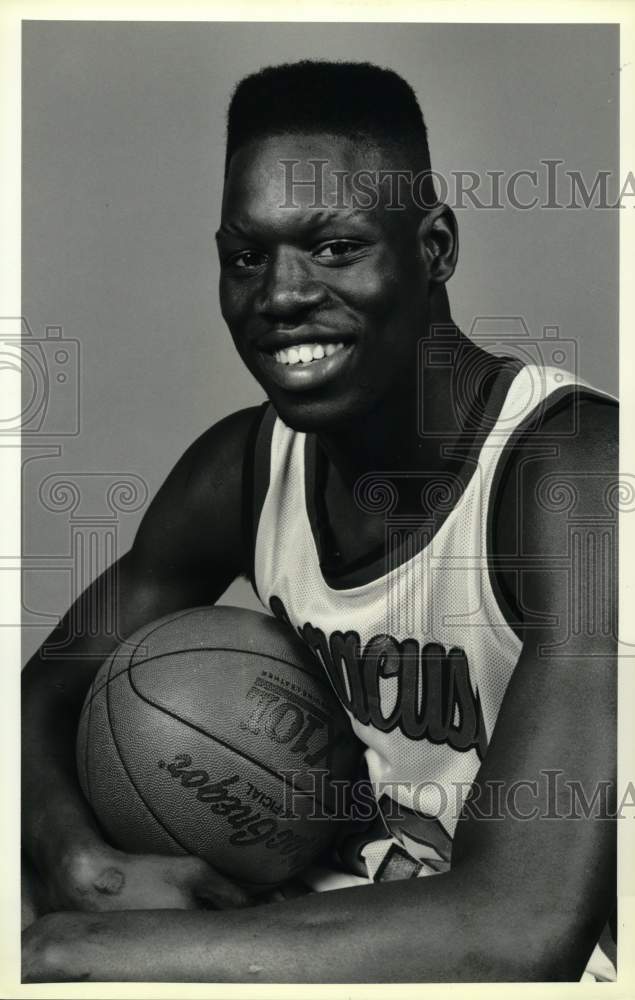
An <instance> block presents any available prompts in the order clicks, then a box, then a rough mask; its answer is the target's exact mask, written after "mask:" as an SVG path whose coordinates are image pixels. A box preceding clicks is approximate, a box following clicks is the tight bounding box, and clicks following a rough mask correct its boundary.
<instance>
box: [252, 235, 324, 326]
mask: <svg viewBox="0 0 635 1000" xmlns="http://www.w3.org/2000/svg"><path fill="white" fill-rule="evenodd" d="M324 297H325V290H324V286H323V285H322V284H321V283H320V282H318V281H316V280H315V276H314V275H313V274H311V268H310V264H309V263H308V262H307V261H305V260H303V257H302V254H301V253H300V252H298V251H294V250H292V249H285V250H280V251H278V252H277V253H276V255H275V256H274V257H273V259H272V260H271V261H270V262H269V266H268V268H267V275H266V279H265V285H264V288H263V290H262V299H261V309H262V312H263V313H266V314H268V315H269V316H271V317H275V318H276V319H282V320H285V319H286V320H289V319H293V318H297V317H298V316H299V315H300V314H302V313H306V312H310V311H311V310H312V309H314V308H315V307H316V306H319V305H320V304H321V303H322V301H323V300H324Z"/></svg>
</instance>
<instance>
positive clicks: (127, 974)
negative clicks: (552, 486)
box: [24, 406, 616, 982]
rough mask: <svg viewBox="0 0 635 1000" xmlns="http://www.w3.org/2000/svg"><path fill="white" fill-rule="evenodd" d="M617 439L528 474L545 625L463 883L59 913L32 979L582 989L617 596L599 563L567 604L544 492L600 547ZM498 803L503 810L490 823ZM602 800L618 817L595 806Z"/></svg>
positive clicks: (485, 767) (468, 849)
mask: <svg viewBox="0 0 635 1000" xmlns="http://www.w3.org/2000/svg"><path fill="white" fill-rule="evenodd" d="M615 440H616V439H615V426H614V415H613V412H612V410H611V409H610V408H608V407H602V406H600V407H598V408H593V407H590V408H587V410H586V411H585V414H584V424H583V426H582V427H581V433H580V435H579V436H578V437H577V438H576V439H574V440H572V441H571V440H568V439H566V438H563V439H562V441H561V442H560V451H559V454H558V457H557V460H545V462H544V463H537V462H534V463H528V464H527V477H526V481H525V486H524V488H523V504H524V508H523V513H522V525H521V527H522V532H523V538H524V546H525V548H524V551H525V552H526V553H527V559H528V564H531V566H532V567H533V568H532V569H531V571H530V572H529V571H527V572H526V573H525V574H524V586H523V601H524V604H525V606H526V608H527V609H528V610H529V611H531V612H533V615H532V623H533V624H532V627H531V628H529V629H528V630H527V632H526V635H525V642H524V646H523V651H522V654H521V657H520V660H519V662H518V665H517V667H516V669H515V671H514V675H513V677H512V679H511V682H510V684H509V687H508V690H507V692H506V694H505V697H504V700H503V704H502V707H501V710H500V714H499V718H498V722H497V724H496V727H495V730H494V733H493V736H492V740H491V744H490V747H489V750H488V752H487V754H486V757H485V760H484V762H483V764H482V767H481V769H480V772H479V775H478V778H477V782H476V789H477V792H478V793H479V794H480V797H479V799H478V801H477V802H475V803H474V805H473V807H472V808H468V809H467V810H466V811H465V815H464V817H463V818H462V819H461V821H460V823H459V825H458V828H457V832H456V836H455V841H454V851H453V861H452V869H451V871H450V872H448V873H447V874H440V875H435V876H433V877H430V878H420V879H410V880H406V881H402V882H392V883H388V884H377V885H371V886H368V887H366V886H365V887H362V888H355V889H342V890H337V891H333V892H328V893H324V894H321V895H316V896H309V897H304V898H301V899H296V900H292V901H289V902H286V903H281V904H271V905H267V906H264V907H258V908H253V909H246V910H232V911H230V912H229V911H228V912H226V913H224V914H223V915H222V916H221V915H220V914H217V913H206V912H172V913H165V912H164V913H160V912H154V913H152V912H148V911H142V912H127V913H121V914H116V913H104V914H90V915H82V914H55V915H52V916H50V917H47V918H44V920H43V921H40V922H39V923H38V924H36V925H35V926H34V928H33V929H32V930H30V931H27V932H26V937H25V952H24V955H25V964H24V976H25V978H26V979H27V980H28V979H43V980H50V979H59V980H63V979H79V978H81V979H89V980H96V981H99V980H154V981H194V982H197V981H198V982H205V981H227V982H232V981H234V982H247V981H256V982H257V981H261V982H283V981H289V982H301V981H308V982H333V981H335V982H351V981H352V982H360V981H362V982H373V981H375V982H376V981H393V982H399V981H420V982H426V981H435V982H443V981H506V980H508V981H509V980H521V981H522V980H577V979H579V978H580V976H581V974H582V971H583V969H584V965H585V963H586V961H587V959H588V957H589V955H590V952H591V951H592V949H593V946H594V944H595V942H596V940H597V938H598V936H599V934H600V931H601V929H602V926H603V924H604V922H605V921H606V919H607V917H608V915H609V913H610V910H611V907H612V904H613V902H614V898H615V867H614V866H615V857H614V855H615V826H614V823H613V822H612V820H610V819H607V818H602V817H603V816H607V815H608V814H609V813H610V812H611V810H612V808H613V807H614V802H613V795H614V780H615V742H616V740H615V674H616V663H615V638H614V634H613V629H612V628H611V627H608V628H607V627H606V622H607V621H609V622H611V621H612V616H613V613H614V608H613V607H611V605H612V603H613V602H614V600H615V587H614V586H613V587H612V586H611V581H607V580H606V579H605V588H604V592H603V595H602V608H603V612H602V614H601V615H598V614H597V611H596V610H594V607H596V606H595V605H594V601H593V599H592V593H593V591H594V590H595V587H596V583H597V573H598V570H597V568H596V567H594V566H593V564H592V563H588V562H587V561H585V562H584V563H583V564H582V566H580V564H576V568H577V571H578V577H577V583H576V586H575V589H574V591H573V592H572V591H571V589H570V586H569V583H568V581H570V580H571V579H572V578H573V573H572V572H569V570H571V569H572V568H573V565H574V564H573V563H572V564H571V565H570V566H569V570H567V569H566V560H567V553H568V554H569V555H571V557H572V558H574V554H573V553H572V552H571V546H570V531H569V521H568V515H567V511H566V510H562V509H555V508H558V504H557V503H551V504H550V503H549V501H548V500H547V502H545V499H544V497H545V493H544V490H545V486H546V485H548V484H546V482H545V478H544V477H545V476H546V475H549V474H551V473H554V472H557V473H558V474H559V476H560V477H561V478H562V479H563V480H566V479H567V477H568V476H570V478H571V480H572V481H575V484H576V486H575V488H576V489H577V490H578V491H579V500H580V502H581V503H582V505H583V509H584V510H585V512H586V526H587V528H586V530H587V531H588V532H589V535H588V537H589V539H594V540H595V542H596V543H599V542H600V541H601V540H602V538H603V536H604V535H606V530H607V522H606V520H604V518H605V515H606V500H605V497H606V493H607V490H608V489H609V488H610V485H611V483H613V482H614V481H615V471H614V463H615V459H616V444H615ZM585 470H588V471H589V473H593V475H589V476H588V477H587V479H586V480H584V479H583V478H580V477H579V475H578V474H579V473H580V471H585ZM541 491H542V492H541ZM590 548H591V541H589V542H588V550H589V551H590ZM563 565H564V566H565V569H564V571H563V570H562V568H558V567H562V566H563ZM585 567H586V568H585ZM565 640H566V641H565ZM563 641H564V645H561V646H560V647H554V644H557V643H563ZM547 647H552V648H551V649H550V650H549V649H548V648H547ZM546 654H548V655H546ZM555 772H558V773H557V775H555ZM556 778H557V780H554V779H556ZM496 788H498V803H499V807H498V808H497V809H495V815H494V818H490V819H487V818H486V815H487V802H488V798H490V797H491V795H492V790H493V789H496ZM602 788H603V789H604V791H606V790H607V789H609V795H608V801H607V802H606V803H605V804H603V803H602V800H601V796H600V800H599V803H598V800H597V799H596V800H594V795H595V793H596V792H597V791H598V790H600V791H601V790H602ZM574 789H575V790H576V791H575V792H574ZM585 800H586V803H587V804H588V803H594V805H593V807H592V808H591V809H588V808H587V807H586V806H585V805H584V801H585ZM483 813H485V817H484V816H483V815H482V814H483ZM479 814H481V815H479ZM523 814H524V815H526V816H527V817H528V818H522V815H523ZM576 814H577V815H576Z"/></svg>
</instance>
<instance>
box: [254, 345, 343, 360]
mask: <svg viewBox="0 0 635 1000" xmlns="http://www.w3.org/2000/svg"><path fill="white" fill-rule="evenodd" d="M343 348H344V344H343V342H342V341H341V340H340V341H333V342H332V343H326V344H325V343H320V344H317V343H315V344H311V343H304V344H296V345H291V346H290V347H283V348H280V349H279V350H277V351H271V352H269V356H270V357H272V358H273V359H274V361H276V362H277V363H278V364H279V365H311V364H313V363H314V362H315V361H322V360H323V359H324V358H330V357H332V356H333V354H337V352H338V351H341V350H342V349H343Z"/></svg>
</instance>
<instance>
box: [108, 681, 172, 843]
mask: <svg viewBox="0 0 635 1000" xmlns="http://www.w3.org/2000/svg"><path fill="white" fill-rule="evenodd" d="M106 715H107V717H108V728H109V730H110V735H111V736H112V742H113V746H114V748H115V750H116V752H117V756H118V758H119V760H120V762H121V766H122V767H123V769H124V771H125V773H126V776H127V778H128V781H129V782H130V785H131V787H132V788H133V789H134V791H135V792H136V794H137V797H138V799H139V801H140V802H142V803H143V805H144V806H145V807H146V809H147V810H148V812H149V813H150V815H151V816H152V818H153V819H154V820H156V822H157V823H158V824H159V826H160V827H161V828H162V829H163V830H164V831H165V833H167V835H168V837H170V839H171V840H173V841H174V843H175V844H176V845H177V846H178V847H180V848H181V849H182V850H184V851H185V853H186V854H189V853H190V852H189V851H187V850H186V848H185V845H184V844H182V843H181V842H180V840H179V839H178V837H175V836H174V834H173V833H172V832H171V831H170V830H169V829H168V827H167V826H166V825H165V823H163V821H162V820H160V819H159V817H158V816H156V815H155V813H154V810H153V809H152V807H151V806H150V805H149V803H148V802H146V800H145V798H144V797H143V795H142V794H141V792H140V791H139V789H138V788H137V785H136V782H135V781H134V778H133V777H132V775H131V773H130V770H129V768H128V766H127V764H126V762H125V760H124V759H123V754H122V753H121V750H120V748H119V743H118V741H117V737H116V736H115V730H114V729H113V725H112V715H111V711H110V689H109V688H108V690H107V691H106Z"/></svg>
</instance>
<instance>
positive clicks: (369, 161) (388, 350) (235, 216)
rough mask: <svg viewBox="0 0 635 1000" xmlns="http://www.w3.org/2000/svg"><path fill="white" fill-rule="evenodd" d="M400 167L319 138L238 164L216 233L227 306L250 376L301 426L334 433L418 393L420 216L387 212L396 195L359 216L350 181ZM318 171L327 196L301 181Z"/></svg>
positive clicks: (337, 140) (288, 140) (239, 157)
mask: <svg viewBox="0 0 635 1000" xmlns="http://www.w3.org/2000/svg"><path fill="white" fill-rule="evenodd" d="M284 160H287V161H289V160H292V161H299V162H296V163H295V165H294V166H293V168H291V167H290V166H289V165H288V164H287V165H286V166H285V165H283V163H282V161H284ZM311 160H326V161H327V163H326V164H325V165H324V167H319V168H316V167H314V166H312V165H311V164H310V163H309V161H311ZM399 167H403V164H399V163H397V164H395V163H392V164H391V163H389V162H388V154H387V153H382V151H380V150H370V151H368V150H367V149H366V148H365V147H364V146H361V145H358V144H356V143H355V142H354V141H352V140H349V139H347V138H343V137H337V136H332V135H325V134H321V133H318V134H315V135H310V136H297V135H296V136H294V135H285V136H275V137H271V138H267V139H262V140H259V141H257V142H253V143H251V144H249V145H248V146H245V147H243V148H241V149H239V150H238V151H237V153H236V154H235V155H234V156H233V157H232V160H231V164H230V169H229V174H228V177H227V181H226V185H225V192H224V198H223V211H222V221H221V228H220V230H219V233H218V235H217V241H218V249H219V254H220V260H221V278H220V301H221V309H222V313H223V316H224V318H225V321H226V322H227V325H228V327H229V330H230V332H231V335H232V337H233V340H234V343H235V345H236V348H237V350H238V352H239V354H240V356H241V358H242V359H243V361H244V362H245V364H246V365H247V368H248V369H249V371H250V372H251V373H252V374H253V375H254V377H255V378H256V379H257V380H258V382H259V383H260V385H261V386H262V387H263V389H264V390H265V392H266V393H267V395H268V397H269V398H270V399H271V401H272V402H273V404H274V406H275V408H276V410H277V412H278V414H279V415H280V417H281V418H282V419H283V420H284V422H285V423H286V424H287V425H288V426H290V427H292V428H294V429H296V430H306V431H320V430H324V431H327V430H333V429H335V428H337V427H338V426H342V425H343V424H346V423H348V422H350V421H354V420H356V419H359V418H360V417H363V416H364V415H365V414H366V413H368V412H369V411H370V410H372V409H374V408H376V407H377V406H378V405H381V404H382V403H387V402H388V401H389V398H390V397H391V396H393V397H394V395H395V394H402V393H403V392H411V391H414V387H416V351H417V346H416V345H417V340H418V338H419V336H421V333H422V332H423V329H424V324H425V323H426V321H427V314H428V278H427V269H426V263H425V257H424V254H423V251H422V248H421V247H420V246H419V241H418V239H417V229H418V221H419V218H418V216H417V213H416V212H415V211H414V210H413V209H412V208H410V209H405V208H394V207H393V208H387V207H386V204H387V202H388V200H389V195H388V192H387V191H386V190H382V191H381V194H380V197H379V198H375V199H374V204H373V205H372V206H371V207H370V208H366V209H364V208H357V209H355V208H354V206H353V197H352V196H353V194H354V193H355V192H354V189H353V188H352V187H351V184H350V182H349V181H348V179H347V178H350V176H351V175H352V173H353V172H355V171H361V170H372V171H376V170H379V169H396V168H399ZM291 171H293V172H291ZM335 171H344V172H345V173H344V174H340V175H337V174H336V173H335ZM316 175H317V176H318V177H321V178H322V179H323V188H322V190H321V191H320V190H319V189H316V187H315V186H314V185H301V184H300V183H298V181H302V180H312V179H313V178H314V177H315V176H316ZM343 177H344V178H345V180H344V183H342V178H343ZM291 180H293V181H294V182H295V183H294V186H293V188H291ZM366 183H368V181H367V182H366ZM384 187H385V186H384ZM375 190H376V189H375ZM365 200H366V202H368V201H369V200H370V199H365ZM316 203H317V207H316ZM312 206H313V207H312ZM324 206H327V207H324Z"/></svg>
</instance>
